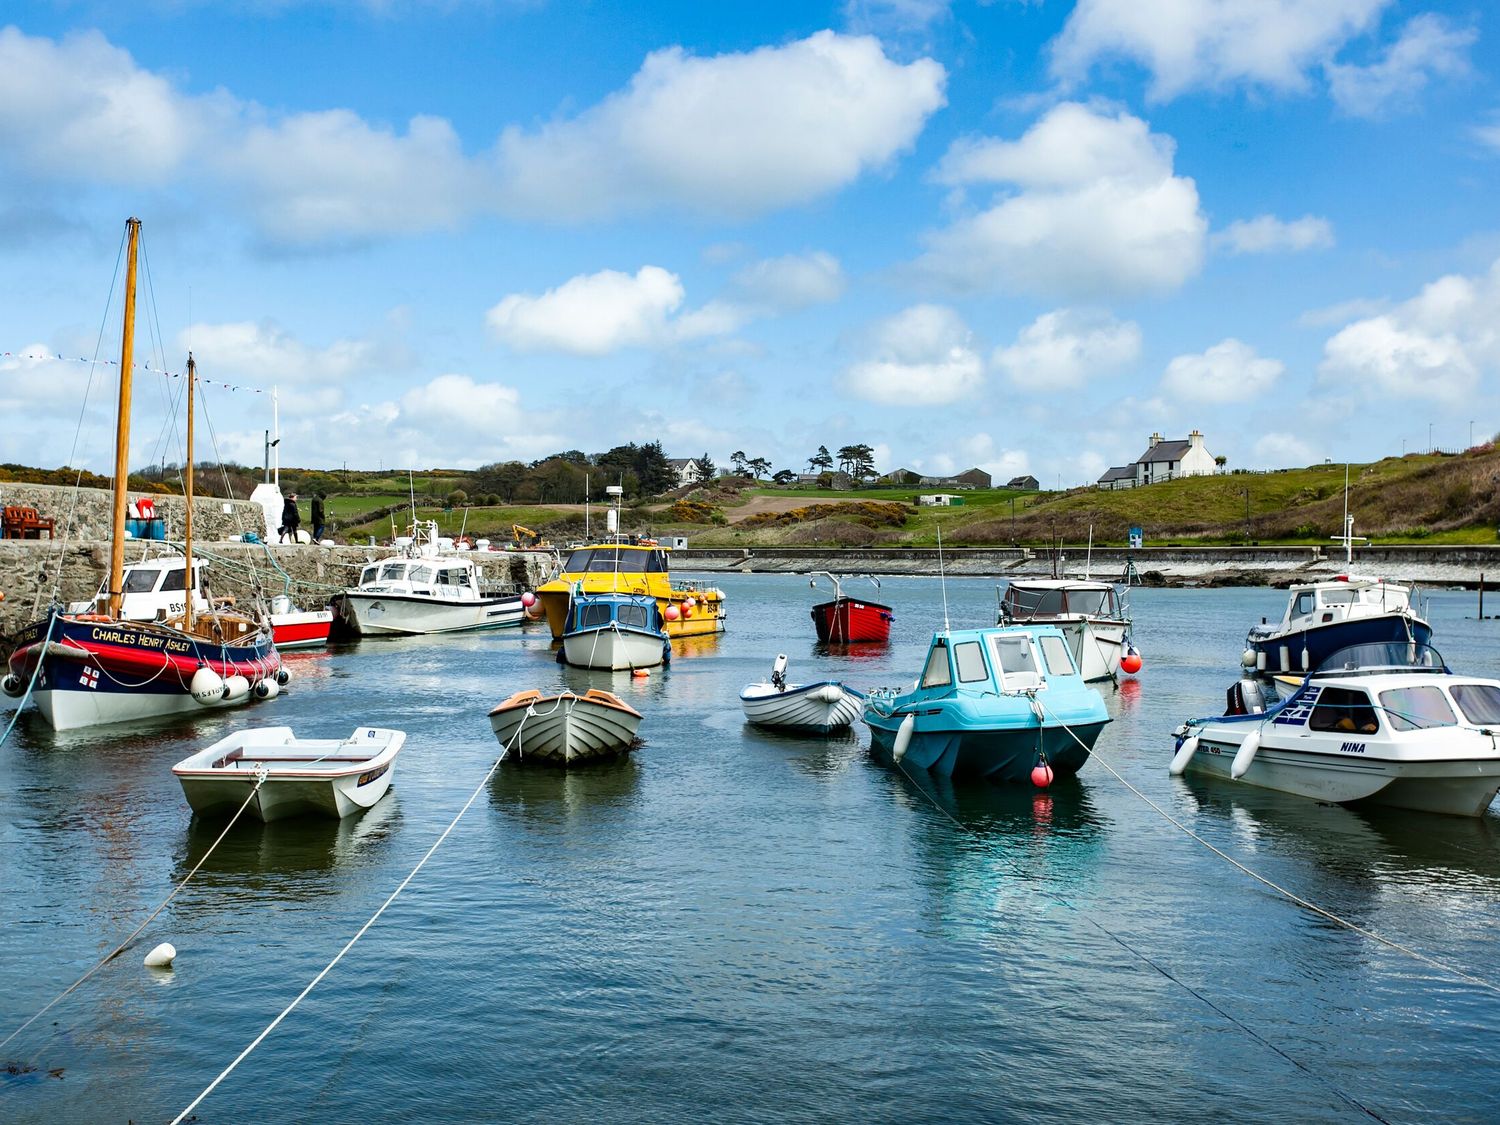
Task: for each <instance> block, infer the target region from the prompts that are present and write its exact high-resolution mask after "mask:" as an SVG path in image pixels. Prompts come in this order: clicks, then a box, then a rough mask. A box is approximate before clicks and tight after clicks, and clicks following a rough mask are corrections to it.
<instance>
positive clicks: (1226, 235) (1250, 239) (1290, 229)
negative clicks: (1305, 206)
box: [1214, 215, 1333, 254]
mask: <svg viewBox="0 0 1500 1125" xmlns="http://www.w3.org/2000/svg"><path fill="white" fill-rule="evenodd" d="M1214 244H1215V245H1216V246H1225V247H1228V249H1229V251H1230V253H1232V254H1270V253H1274V252H1276V251H1278V250H1290V251H1298V250H1326V249H1327V248H1328V247H1330V246H1332V245H1333V224H1332V223H1330V222H1329V221H1328V220H1327V219H1323V218H1319V217H1318V216H1316V215H1304V216H1302V218H1300V219H1292V220H1291V221H1290V222H1288V221H1286V220H1284V219H1278V218H1277V217H1276V216H1275V215H1257V216H1256V217H1255V218H1253V219H1239V220H1237V221H1236V222H1233V223H1230V224H1229V225H1228V226H1227V227H1225V228H1224V229H1223V230H1222V231H1220V232H1218V233H1217V234H1215V235H1214Z"/></svg>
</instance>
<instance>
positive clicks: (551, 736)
mask: <svg viewBox="0 0 1500 1125" xmlns="http://www.w3.org/2000/svg"><path fill="white" fill-rule="evenodd" d="M590 694H591V695H607V694H608V693H605V692H591V693H590ZM609 698H611V699H613V698H614V697H613V696H609ZM616 702H617V704H618V701H616ZM640 725H641V716H640V714H639V713H638V712H636V711H634V710H632V709H631V708H628V707H626V706H624V705H623V704H619V705H616V706H611V705H609V704H607V703H604V702H600V701H598V700H596V699H591V698H589V697H588V696H587V695H585V696H576V695H573V694H571V693H565V694H563V695H559V696H553V697H550V698H549V697H540V698H536V699H534V700H531V701H529V702H528V701H523V702H520V703H518V704H516V705H514V706H510V705H507V704H501V705H500V706H499V707H497V708H496V709H495V710H493V711H491V712H490V726H491V728H492V729H493V730H494V732H495V737H496V738H497V739H498V740H499V741H500V745H501V746H503V747H505V748H506V752H507V756H509V757H512V758H516V759H519V760H525V759H535V760H540V761H544V762H551V763H554V764H557V765H571V764H573V763H575V762H582V761H588V760H589V759H592V758H610V757H614V756H616V755H618V754H623V753H626V752H628V751H629V750H630V749H631V747H632V746H633V745H634V744H635V732H636V731H637V730H638V729H639V728H640Z"/></svg>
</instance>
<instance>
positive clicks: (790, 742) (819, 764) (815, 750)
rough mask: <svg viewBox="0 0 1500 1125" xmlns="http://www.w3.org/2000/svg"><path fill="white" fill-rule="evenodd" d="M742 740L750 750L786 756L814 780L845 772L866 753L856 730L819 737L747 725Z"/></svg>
mask: <svg viewBox="0 0 1500 1125" xmlns="http://www.w3.org/2000/svg"><path fill="white" fill-rule="evenodd" d="M743 739H744V742H745V745H746V747H747V749H750V750H763V751H766V752H769V753H780V754H783V755H785V757H786V760H787V761H788V762H790V763H791V764H792V766H793V768H795V769H797V770H799V771H800V772H802V773H806V774H811V775H813V776H815V777H816V776H823V777H826V776H829V775H831V774H838V773H843V772H844V771H845V770H847V769H848V768H849V767H850V765H852V764H853V763H855V762H858V761H860V760H861V759H862V758H863V757H864V754H865V751H864V745H863V743H862V742H861V740H860V736H859V733H858V730H857V729H856V728H855V727H844V728H843V729H842V730H835V731H830V732H829V733H827V734H821V735H820V734H809V733H805V732H793V731H783V730H775V729H773V728H768V727H758V726H756V725H755V724H753V723H746V724H745V729H744V732H743Z"/></svg>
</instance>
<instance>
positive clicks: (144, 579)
mask: <svg viewBox="0 0 1500 1125" xmlns="http://www.w3.org/2000/svg"><path fill="white" fill-rule="evenodd" d="M178 573H179V574H181V573H182V571H181V570H179V571H178ZM160 575H161V571H159V570H157V569H155V568H152V569H149V570H132V571H130V572H129V573H127V574H126V575H125V593H127V594H149V593H150V592H151V591H152V590H154V589H156V580H157V578H158V577H160ZM177 589H179V590H180V589H182V581H181V579H179V580H178V582H177Z"/></svg>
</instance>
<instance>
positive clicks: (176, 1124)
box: [0, 704, 560, 1125]
mask: <svg viewBox="0 0 1500 1125" xmlns="http://www.w3.org/2000/svg"><path fill="white" fill-rule="evenodd" d="M559 705H560V704H559ZM550 713H551V712H548V714H550ZM531 714H532V711H531V710H530V709H529V708H528V709H527V712H526V714H524V715H522V716H521V722H520V724H519V725H518V726H517V727H516V732H515V734H513V735H511V739H510V742H508V743H506V744H505V746H503V747H502V748H501V750H500V756H499V757H497V758H496V759H495V760H494V762H492V763H491V764H490V768H489V769H488V770H486V771H485V774H484V777H483V778H481V779H480V781H479V784H478V785H476V786H475V787H474V792H473V793H471V794H469V799H468V800H467V801H465V802H464V803H463V807H462V808H460V809H459V810H458V812H457V813H456V814H455V815H454V817H453V819H452V820H451V821H449V822H448V827H446V828H444V829H443V831H442V832H441V833H440V834H439V836H438V838H437V839H436V840H434V841H433V842H432V847H430V848H428V849H427V851H426V853H425V854H424V855H423V856H422V858H421V859H419V860H417V865H416V866H415V867H413V868H412V869H411V871H410V872H409V873H408V874H407V876H406V878H404V879H402V880H401V882H400V883H399V884H397V886H396V889H395V890H393V891H392V892H391V893H390V895H389V897H387V898H386V900H385V901H384V902H382V903H381V904H380V906H379V907H378V908H377V909H376V911H375V913H374V914H372V915H370V918H369V920H368V921H366V922H365V924H364V925H363V926H361V927H360V928H359V929H358V930H357V931H356V932H355V934H354V936H353V937H352V938H350V939H349V940H348V941H347V942H346V943H345V944H344V947H343V948H342V949H340V950H339V951H338V952H337V953H336V954H334V956H333V960H332V961H329V962H328V964H326V965H324V966H323V968H322V970H321V971H320V972H319V973H318V975H317V976H315V977H313V979H312V980H310V981H308V982H307V987H305V988H304V989H303V990H302V991H301V992H299V993H297V995H296V997H295V998H294V999H293V1000H292V1002H291V1003H290V1004H288V1005H287V1006H286V1007H285V1008H283V1009H281V1011H280V1012H279V1013H277V1015H276V1018H275V1019H273V1020H272V1021H271V1022H270V1023H268V1024H267V1025H266V1026H265V1028H264V1029H263V1030H262V1031H261V1033H260V1034H259V1035H257V1036H256V1037H255V1038H254V1039H252V1040H251V1041H250V1043H249V1045H248V1046H246V1047H245V1049H244V1050H243V1051H241V1052H240V1053H239V1054H238V1055H236V1056H235V1057H234V1061H233V1062H231V1063H230V1064H229V1065H228V1066H226V1067H225V1068H224V1069H223V1070H221V1071H220V1072H219V1074H218V1077H216V1078H215V1079H214V1080H213V1081H212V1082H210V1083H209V1084H208V1085H207V1086H205V1087H204V1088H203V1092H202V1093H200V1094H199V1095H198V1096H197V1097H196V1098H194V1099H193V1100H192V1101H191V1102H189V1103H188V1105H187V1106H186V1107H185V1108H184V1109H183V1111H182V1112H181V1113H179V1114H178V1115H177V1116H176V1117H174V1118H172V1121H171V1125H181V1122H182V1121H184V1120H185V1119H186V1118H187V1117H188V1116H189V1115H190V1114H191V1113H192V1112H193V1110H195V1109H197V1108H198V1106H199V1105H200V1104H201V1103H202V1101H203V1099H204V1098H206V1097H208V1095H209V1094H211V1093H213V1092H214V1090H215V1089H217V1088H218V1085H219V1083H220V1082H222V1081H224V1079H226V1078H228V1077H229V1075H230V1074H231V1073H233V1071H234V1069H235V1068H236V1067H237V1066H239V1065H240V1063H242V1062H244V1061H245V1059H247V1058H248V1057H249V1056H250V1052H252V1051H254V1050H255V1048H257V1047H259V1046H260V1045H261V1043H262V1042H263V1041H264V1040H265V1038H266V1036H268V1035H270V1034H271V1032H273V1031H275V1030H276V1028H277V1027H278V1026H279V1025H280V1023H281V1021H282V1020H284V1019H286V1017H287V1016H289V1015H291V1014H292V1011H293V1010H294V1009H295V1008H296V1007H297V1005H298V1004H300V1003H302V1001H303V1000H305V999H306V998H307V995H308V993H310V992H311V991H312V990H313V989H314V988H316V987H317V986H318V983H319V982H320V981H321V980H322V979H323V978H324V977H326V976H327V975H328V974H329V973H331V972H332V971H333V968H334V966H335V965H337V964H338V963H339V962H340V961H342V960H343V959H344V954H346V953H348V952H349V950H351V949H353V948H354V944H355V942H357V941H359V939H360V938H362V937H364V936H365V933H366V932H367V931H368V930H369V929H370V927H371V926H373V925H374V924H375V923H376V922H377V921H378V920H379V918H380V916H381V915H382V914H384V913H385V911H386V908H387V907H389V906H390V905H391V903H393V902H395V901H396V899H397V897H399V896H400V894H401V892H402V891H404V890H406V888H407V886H408V885H409V884H410V883H411V881H412V880H413V879H415V878H416V877H417V872H419V871H421V870H422V868H423V867H425V866H426V865H427V861H428V860H429V859H431V858H432V857H433V855H434V853H436V852H437V850H438V848H439V847H441V846H442V843H443V841H444V840H446V839H447V838H448V836H449V834H450V833H451V832H452V831H453V830H454V829H455V828H456V827H458V822H459V821H460V820H461V819H463V815H464V813H466V812H468V811H469V808H470V806H472V805H473V804H474V802H475V801H477V800H478V799H479V794H480V793H482V792H484V787H485V786H486V785H488V784H489V781H490V778H491V777H493V776H494V774H495V771H496V770H497V769H499V768H500V763H501V762H503V761H504V760H505V758H506V755H508V754H509V753H510V749H511V747H512V746H513V745H515V743H516V740H517V739H519V738H520V737H521V731H522V730H523V729H524V728H525V726H526V720H527V719H528V718H530V717H531ZM33 1018H35V1017H33ZM3 1045H4V1044H0V1046H3Z"/></svg>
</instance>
